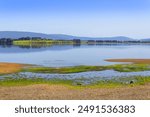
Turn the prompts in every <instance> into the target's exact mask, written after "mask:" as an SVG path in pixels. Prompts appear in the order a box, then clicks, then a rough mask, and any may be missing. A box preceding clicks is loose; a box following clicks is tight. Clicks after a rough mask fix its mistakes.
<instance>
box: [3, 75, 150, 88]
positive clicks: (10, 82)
mask: <svg viewBox="0 0 150 117" xmlns="http://www.w3.org/2000/svg"><path fill="white" fill-rule="evenodd" d="M124 80H125V81H128V82H127V83H126V82H124ZM130 81H134V82H133V83H132V84H130ZM149 82H150V77H141V76H135V77H128V78H120V79H118V80H116V79H111V80H101V81H97V82H96V83H91V84H88V85H82V83H80V82H76V81H74V80H63V79H57V78H56V79H49V80H47V79H42V78H35V79H27V78H18V79H14V78H11V77H7V78H5V79H4V80H0V86H26V85H35V84H48V85H63V86H68V87H71V88H73V89H84V88H116V87H125V86H127V87H128V86H131V87H133V86H137V85H145V84H146V83H149Z"/></svg>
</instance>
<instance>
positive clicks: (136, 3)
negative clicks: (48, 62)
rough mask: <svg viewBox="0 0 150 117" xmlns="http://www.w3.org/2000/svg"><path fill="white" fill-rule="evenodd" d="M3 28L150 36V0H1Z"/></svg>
mask: <svg viewBox="0 0 150 117" xmlns="http://www.w3.org/2000/svg"><path fill="white" fill-rule="evenodd" d="M0 31H30V32H40V33H48V34H69V35H75V36H87V37H112V36H127V37H131V38H135V39H141V38H150V0H0Z"/></svg>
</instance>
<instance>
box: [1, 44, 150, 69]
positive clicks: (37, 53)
mask: <svg viewBox="0 0 150 117" xmlns="http://www.w3.org/2000/svg"><path fill="white" fill-rule="evenodd" d="M149 50H150V45H149V44H147V45H146V44H145V45H144V44H134V45H133V44H108V43H107V44H95V45H80V44H78V45H49V46H47V45H36V46H33V45H30V46H14V45H0V62H13V63H25V64H36V65H43V66H50V67H64V66H77V65H110V64H116V63H110V62H106V61H104V60H105V59H116V58H117V59H119V58H133V59H138V58H150V51H149Z"/></svg>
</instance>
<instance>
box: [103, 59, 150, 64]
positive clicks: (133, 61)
mask: <svg viewBox="0 0 150 117" xmlns="http://www.w3.org/2000/svg"><path fill="white" fill-rule="evenodd" d="M105 61H108V62H131V63H135V64H150V59H106V60H105Z"/></svg>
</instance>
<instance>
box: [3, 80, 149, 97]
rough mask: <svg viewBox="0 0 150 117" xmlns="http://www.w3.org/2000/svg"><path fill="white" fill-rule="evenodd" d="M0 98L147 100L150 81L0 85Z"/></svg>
mask: <svg viewBox="0 0 150 117" xmlns="http://www.w3.org/2000/svg"><path fill="white" fill-rule="evenodd" d="M0 99H1V100H3V99H6V100H8V99H11V100H23V99H24V100H74V99H75V100H96V99H98V100H104V99H105V100H133V99H134V100H142V99H143V100H148V99H150V83H148V84H145V85H139V86H134V87H119V88H84V89H73V88H71V87H68V86H64V85H47V84H39V85H29V86H15V87H2V86H1V87H0Z"/></svg>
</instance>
